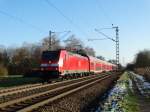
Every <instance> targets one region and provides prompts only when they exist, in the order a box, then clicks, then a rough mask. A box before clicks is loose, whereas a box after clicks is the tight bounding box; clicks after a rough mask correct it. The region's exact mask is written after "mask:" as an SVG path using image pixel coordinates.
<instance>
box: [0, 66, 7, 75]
mask: <svg viewBox="0 0 150 112" xmlns="http://www.w3.org/2000/svg"><path fill="white" fill-rule="evenodd" d="M7 75H8V70H7V68H6V67H4V66H3V65H0V77H3V76H7Z"/></svg>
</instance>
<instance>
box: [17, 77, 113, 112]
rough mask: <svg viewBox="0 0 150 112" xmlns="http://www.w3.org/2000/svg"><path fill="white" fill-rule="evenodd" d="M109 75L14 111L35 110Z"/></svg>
mask: <svg viewBox="0 0 150 112" xmlns="http://www.w3.org/2000/svg"><path fill="white" fill-rule="evenodd" d="M110 77H111V76H106V77H103V78H99V79H97V80H95V81H93V82H90V83H87V84H85V85H82V86H79V87H77V88H73V89H71V90H69V91H66V92H64V93H62V94H59V95H57V96H55V97H52V98H49V99H46V100H44V101H42V102H39V103H36V104H34V105H31V106H29V107H26V108H24V109H20V110H19V111H16V112H32V111H36V110H37V109H39V108H40V107H43V106H45V105H47V104H50V103H53V102H54V101H57V100H59V99H62V98H64V97H66V96H68V95H70V94H73V93H76V92H78V91H80V90H82V89H85V88H87V87H90V86H92V85H94V84H96V83H98V82H101V81H103V80H106V79H108V78H110Z"/></svg>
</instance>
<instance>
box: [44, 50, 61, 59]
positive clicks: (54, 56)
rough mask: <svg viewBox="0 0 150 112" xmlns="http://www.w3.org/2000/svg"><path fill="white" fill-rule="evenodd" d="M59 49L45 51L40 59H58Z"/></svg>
mask: <svg viewBox="0 0 150 112" xmlns="http://www.w3.org/2000/svg"><path fill="white" fill-rule="evenodd" d="M59 54H60V52H59V51H45V52H43V54H42V60H58V58H59Z"/></svg>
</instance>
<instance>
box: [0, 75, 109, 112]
mask: <svg viewBox="0 0 150 112" xmlns="http://www.w3.org/2000/svg"><path fill="white" fill-rule="evenodd" d="M110 77H111V75H110V74H101V75H92V76H87V77H83V78H79V79H73V80H67V81H63V82H58V83H52V84H45V85H39V86H34V87H31V88H26V89H21V90H16V91H11V92H9V93H8V92H5V93H1V94H0V98H1V100H0V101H1V103H0V112H15V111H18V112H27V111H33V110H34V111H35V109H37V108H38V107H39V106H42V105H46V104H47V103H49V102H53V101H55V100H57V99H59V98H61V97H64V96H66V95H68V94H71V93H73V92H75V91H78V90H81V89H83V88H85V87H88V86H90V85H92V84H94V83H96V82H99V81H101V80H105V79H107V78H110Z"/></svg>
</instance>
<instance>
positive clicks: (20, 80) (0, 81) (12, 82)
mask: <svg viewBox="0 0 150 112" xmlns="http://www.w3.org/2000/svg"><path fill="white" fill-rule="evenodd" d="M41 81H42V80H41V79H40V78H35V77H5V78H0V88H4V87H12V86H18V85H24V84H33V83H38V82H41Z"/></svg>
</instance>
